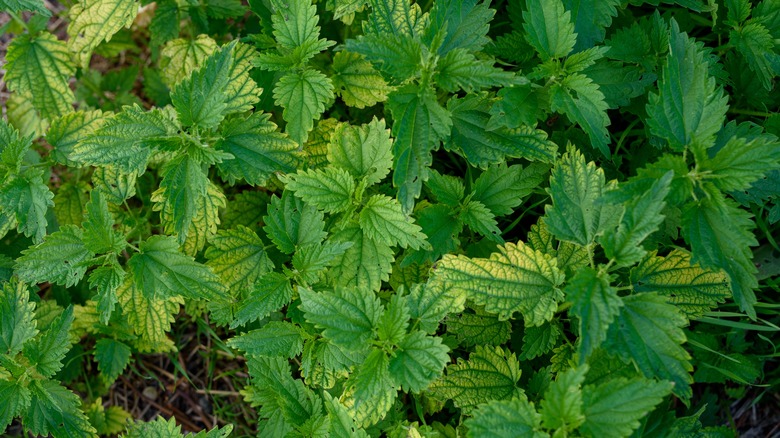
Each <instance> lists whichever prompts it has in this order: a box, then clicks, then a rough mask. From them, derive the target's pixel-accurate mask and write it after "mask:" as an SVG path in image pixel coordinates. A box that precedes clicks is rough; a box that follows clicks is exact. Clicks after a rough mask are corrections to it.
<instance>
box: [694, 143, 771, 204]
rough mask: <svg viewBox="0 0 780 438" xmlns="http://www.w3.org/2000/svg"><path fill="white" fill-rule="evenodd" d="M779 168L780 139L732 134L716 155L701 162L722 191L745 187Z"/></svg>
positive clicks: (701, 168) (701, 166)
mask: <svg viewBox="0 0 780 438" xmlns="http://www.w3.org/2000/svg"><path fill="white" fill-rule="evenodd" d="M779 168H780V143H779V142H778V141H777V140H776V139H775V140H774V141H768V140H767V139H766V138H762V137H759V138H756V139H753V140H750V141H748V140H746V139H744V138H740V137H733V138H731V139H730V140H729V141H728V142H726V145H725V146H723V148H721V149H720V150H719V151H718V152H717V153H716V154H715V156H714V157H712V158H707V159H706V160H704V161H703V162H701V163H700V171H701V172H706V173H709V174H708V175H707V179H711V181H712V183H713V184H715V186H717V187H718V188H719V189H720V190H722V191H723V192H732V191H737V190H745V189H747V188H748V187H750V185H751V183H753V182H754V181H756V180H758V179H759V178H761V177H762V176H764V175H766V174H767V173H769V172H771V171H773V170H775V169H779Z"/></svg>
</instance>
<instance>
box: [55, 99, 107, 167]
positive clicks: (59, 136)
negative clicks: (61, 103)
mask: <svg viewBox="0 0 780 438" xmlns="http://www.w3.org/2000/svg"><path fill="white" fill-rule="evenodd" d="M104 120H105V119H104V118H103V112H102V111H100V110H95V111H77V112H74V113H69V114H65V115H64V116H62V117H59V118H57V119H54V120H53V121H52V122H51V125H49V131H48V132H47V133H46V141H47V142H48V143H49V144H50V145H51V146H52V147H53V148H54V150H53V151H52V156H53V157H54V159H55V160H57V162H59V163H62V164H66V165H68V166H74V165H76V163H75V162H74V161H73V160H71V159H70V155H71V154H72V153H73V148H74V147H75V146H76V144H77V143H78V142H79V140H81V139H82V138H84V137H85V136H87V135H89V134H91V133H92V132H93V131H95V129H97V128H99V127H100V126H102V125H103V122H104Z"/></svg>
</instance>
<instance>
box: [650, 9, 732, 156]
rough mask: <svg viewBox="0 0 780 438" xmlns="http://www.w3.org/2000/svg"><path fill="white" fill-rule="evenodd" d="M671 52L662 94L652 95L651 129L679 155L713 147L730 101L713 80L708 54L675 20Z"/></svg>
mask: <svg viewBox="0 0 780 438" xmlns="http://www.w3.org/2000/svg"><path fill="white" fill-rule="evenodd" d="M671 28H672V31H671V32H672V33H671V39H670V41H669V43H670V48H671V51H670V52H669V55H668V56H667V59H666V65H664V67H663V70H662V72H661V79H660V80H659V81H658V88H659V90H658V93H657V94H656V93H650V95H649V101H648V104H647V114H648V118H647V121H646V123H647V125H648V126H649V127H650V133H652V134H653V135H656V136H658V137H661V138H662V139H664V140H666V141H667V142H668V143H669V146H670V147H671V148H672V149H674V150H675V151H682V150H684V149H685V148H686V147H692V148H694V150H696V149H699V148H707V147H709V146H710V145H711V143H712V141H713V139H714V138H715V134H717V132H718V131H719V130H720V128H721V126H723V122H724V121H725V116H726V110H727V109H728V103H727V101H728V99H727V97H726V96H724V94H723V90H722V89H721V88H719V87H718V86H717V84H716V83H715V78H712V77H710V75H709V70H708V68H709V67H708V64H707V61H706V60H705V59H704V56H705V55H704V51H703V50H702V49H701V48H700V46H699V45H698V44H697V43H696V42H695V41H694V40H693V39H691V38H688V36H687V35H686V34H685V33H684V32H680V28H679V26H678V25H677V22H676V21H674V19H672V20H671Z"/></svg>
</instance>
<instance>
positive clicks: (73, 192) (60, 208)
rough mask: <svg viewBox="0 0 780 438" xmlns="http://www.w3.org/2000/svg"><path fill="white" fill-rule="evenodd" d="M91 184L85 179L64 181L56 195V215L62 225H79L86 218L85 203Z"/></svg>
mask: <svg viewBox="0 0 780 438" xmlns="http://www.w3.org/2000/svg"><path fill="white" fill-rule="evenodd" d="M89 189H90V187H89V184H87V183H86V182H84V181H78V182H76V183H70V182H67V183H64V184H63V185H61V186H60V187H59V189H58V190H57V194H56V195H54V199H53V201H54V216H55V217H56V218H57V223H58V224H60V225H79V224H80V223H81V221H82V219H84V204H86V203H87V200H88V195H87V192H89Z"/></svg>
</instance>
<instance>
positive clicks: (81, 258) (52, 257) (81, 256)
mask: <svg viewBox="0 0 780 438" xmlns="http://www.w3.org/2000/svg"><path fill="white" fill-rule="evenodd" d="M83 238H84V233H83V232H82V230H81V229H80V228H78V227H76V226H74V225H64V226H62V227H60V230H59V231H57V232H54V233H52V234H49V235H48V236H46V238H45V239H44V241H43V243H41V244H39V245H36V246H33V247H31V248H28V249H26V250H24V251H22V256H21V257H19V258H18V259H17V260H16V275H18V276H19V278H20V279H21V280H22V281H25V282H27V283H30V284H37V283H44V282H47V281H48V282H51V283H56V284H60V285H63V286H65V287H70V286H73V285H75V284H76V283H78V282H79V281H81V279H82V278H83V277H84V274H85V273H86V272H87V268H88V267H89V261H90V259H92V256H94V255H95V253H94V252H92V251H90V250H89V249H87V247H86V246H85V245H84V241H83Z"/></svg>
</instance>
